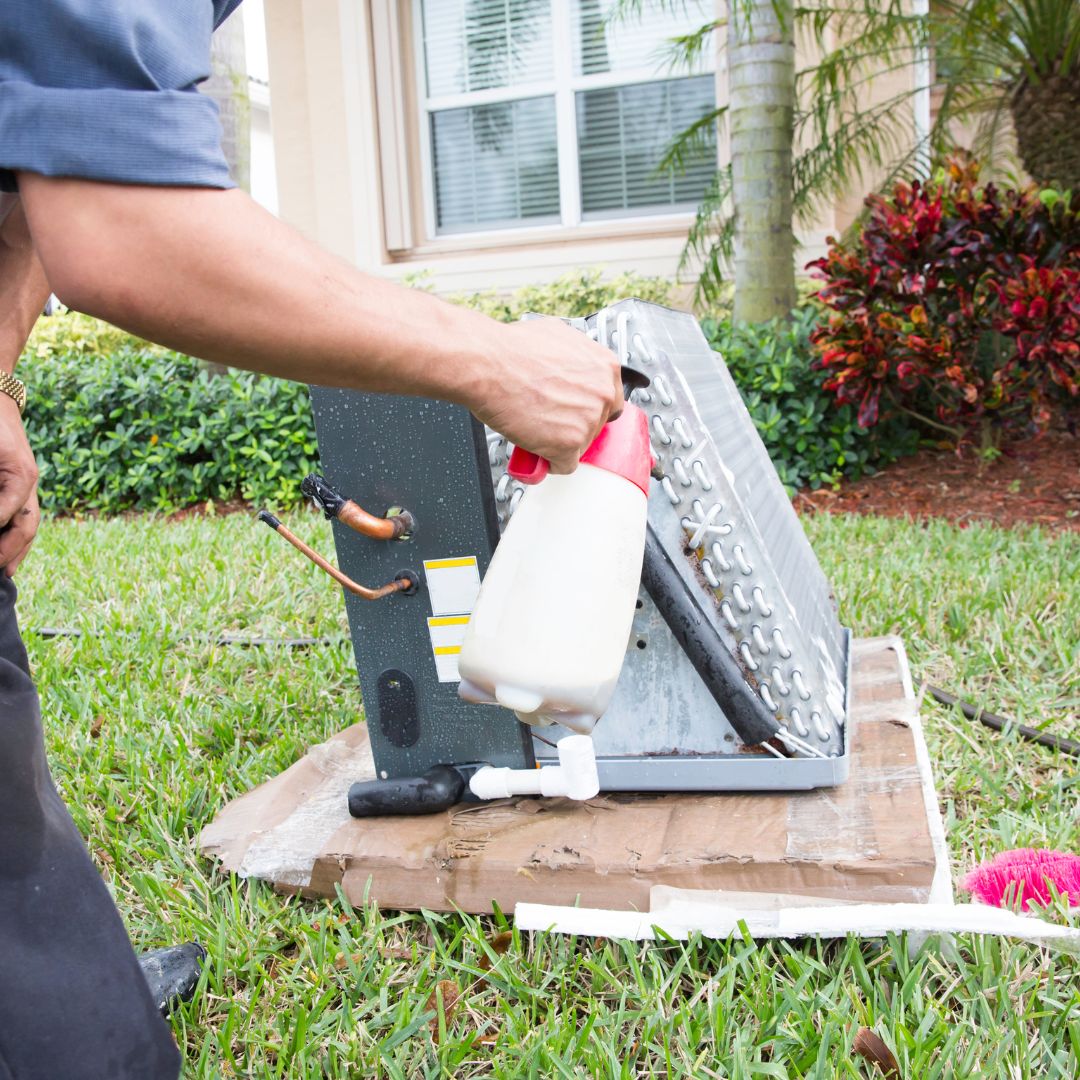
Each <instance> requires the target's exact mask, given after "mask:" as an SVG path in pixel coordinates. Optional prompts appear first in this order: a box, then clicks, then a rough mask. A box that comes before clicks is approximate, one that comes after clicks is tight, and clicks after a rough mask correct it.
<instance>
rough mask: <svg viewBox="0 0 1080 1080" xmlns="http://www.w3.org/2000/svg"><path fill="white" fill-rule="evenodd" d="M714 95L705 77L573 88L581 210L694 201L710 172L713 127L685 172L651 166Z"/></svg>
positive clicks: (606, 212)
mask: <svg viewBox="0 0 1080 1080" xmlns="http://www.w3.org/2000/svg"><path fill="white" fill-rule="evenodd" d="M715 97H716V90H715V85H714V83H713V78H712V76H711V75H705V76H700V77H698V78H693V79H669V80H666V81H664V82H650V83H638V84H636V85H632V86H616V87H610V88H607V89H600V90H585V91H583V92H581V93H579V94H578V95H577V102H576V104H577V130H578V162H579V165H580V171H581V209H582V214H583V216H584V217H586V218H588V217H590V216H598V217H601V216H602V217H609V216H611V212H612V211H615V210H630V211H633V210H636V211H640V210H642V209H644V208H648V207H658V206H665V207H676V206H683V205H693V204H696V203H697V202H698V201H700V199H701V197H702V195H704V193H705V189H706V187H708V184H709V181H710V179H711V178H712V176H713V173H715V171H716V137H715V133H713V135H712V137H711V139H710V140H709V143H708V145H706V146H705V147H704V148H703V151H702V153H700V154H698V155H696V157H695V159H694V161H693V162H692V163H690V164H689V166H688V167H687V168H686V170H685V171H684V172H681V173H675V174H673V173H671V172H668V171H663V172H661V171H659V170H658V168H657V166H658V165H659V164H660V162H661V160H662V159H663V157H664V152H665V151H666V150H667V148H668V145H669V144H670V143H671V141H672V139H673V138H674V137H675V136H676V135H677V134H678V133H679V132H680V131H685V130H686V128H688V127H689V126H690V125H691V124H692V123H694V121H695V120H697V119H699V118H700V117H701V116H702V115H704V114H705V113H706V112H708V110H710V109H712V108H713V107H714V103H715Z"/></svg>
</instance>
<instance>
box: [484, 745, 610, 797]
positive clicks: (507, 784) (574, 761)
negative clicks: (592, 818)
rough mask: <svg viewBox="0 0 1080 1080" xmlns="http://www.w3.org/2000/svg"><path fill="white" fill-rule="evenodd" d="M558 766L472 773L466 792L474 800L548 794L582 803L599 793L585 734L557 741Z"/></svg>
mask: <svg viewBox="0 0 1080 1080" xmlns="http://www.w3.org/2000/svg"><path fill="white" fill-rule="evenodd" d="M557 745H558V750H559V764H558V765H545V766H544V767H543V768H541V769H496V768H493V767H492V766H490V765H485V766H484V768H482V769H480V770H479V771H478V772H476V773H475V774H474V775H473V777H472V779H471V780H470V781H469V790H470V791H471V792H472V793H473V794H474V795H475V796H476V797H477V798H478V799H509V798H510V797H511V796H512V795H550V796H562V797H563V798H566V799H577V800H579V801H583V800H585V799H592V798H594V797H595V796H596V795H598V794H599V792H600V776H599V774H598V773H597V771H596V751H595V750H594V749H593V741H592V739H591V738H590V737H589V736H588V735H567V736H566V737H565V738H563V739H560V740H559V742H558V744H557Z"/></svg>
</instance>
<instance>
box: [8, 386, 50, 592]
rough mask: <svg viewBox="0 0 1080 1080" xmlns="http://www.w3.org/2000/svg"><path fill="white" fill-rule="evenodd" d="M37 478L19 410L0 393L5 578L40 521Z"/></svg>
mask: <svg viewBox="0 0 1080 1080" xmlns="http://www.w3.org/2000/svg"><path fill="white" fill-rule="evenodd" d="M37 476H38V472H37V463H36V462H35V461H34V454H33V451H32V450H31V449H30V444H29V443H28V442H27V441H26V432H25V431H24V430H23V425H22V417H21V416H19V407H18V406H17V405H16V404H15V402H14V401H13V400H12V399H11V398H9V397H8V396H7V395H6V394H0V567H6V568H7V575H8V577H11V576H12V575H13V574H14V573H15V571H16V569H17V568H18V566H19V563H21V562H22V561H23V559H24V558H25V556H26V553H27V552H28V551H29V550H30V545H31V544H32V543H33V542H34V536H35V534H36V533H37V530H38V523H39V521H40V520H41V512H40V510H39V509H38V499H37Z"/></svg>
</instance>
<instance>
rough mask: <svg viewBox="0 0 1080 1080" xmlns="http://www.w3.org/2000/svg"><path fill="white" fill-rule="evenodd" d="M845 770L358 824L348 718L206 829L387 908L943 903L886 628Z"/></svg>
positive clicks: (226, 856)
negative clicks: (735, 788)
mask: <svg viewBox="0 0 1080 1080" xmlns="http://www.w3.org/2000/svg"><path fill="white" fill-rule="evenodd" d="M853 648H854V652H853V693H852V697H853V712H854V715H855V721H856V737H855V747H854V756H853V761H852V768H851V779H850V780H849V781H848V782H847V783H846V784H844V785H842V786H841V787H838V788H831V789H821V790H817V791H809V792H791V793H765V794H753V795H747V794H738V795H736V794H732V795H724V794H709V795H702V794H672V795H631V794H605V795H601V796H600V797H599V798H597V799H593V800H591V801H590V802H588V803H585V804H577V803H571V802H568V801H566V800H543V801H541V800H537V799H528V798H523V799H515V800H508V801H506V802H500V803H488V804H482V805H475V806H467V807H459V808H456V809H454V810H451V811H448V812H446V813H443V814H437V815H433V816H430V817H415V818H381V819H369V820H366V821H355V820H353V819H351V818H350V817H349V815H348V811H347V808H346V798H345V795H346V792H347V790H348V787H349V785H350V784H351V783H352V782H353V781H355V780H360V779H365V778H369V777H371V776H373V775H374V771H373V766H372V762H371V756H370V751H369V748H368V745H367V736H366V729H365V727H364V725H362V724H358V725H355V726H353V727H351V728H349V729H348V730H346V731H344V732H342V733H341V734H340V735H338V736H335V737H334V738H333V739H330V740H329V741H328V742H326V743H323V744H321V745H319V746H316V747H313V748H312V749H311V750H310V751H309V752H308V754H307V755H306V756H305V757H304V758H303V759H301V760H300V761H299V762H297V763H296V764H295V765H293V766H292V767H291V768H289V769H288V770H286V771H285V772H284V773H282V774H281V775H280V776H278V777H275V778H274V779H272V780H269V781H268V782H267V783H265V784H263V785H262V786H261V787H259V788H256V789H255V790H254V791H252V792H250V793H249V794H247V795H245V796H243V797H241V798H239V799H237V800H235V801H234V802H233V803H231V804H229V805H228V806H226V807H225V808H224V809H223V810H222V811H221V813H220V814H219V815H218V817H217V819H216V820H215V821H214V822H212V823H211V824H210V825H208V826H207V827H206V828H205V829H204V830H203V833H202V836H201V848H202V850H203V852H204V853H205V854H208V855H211V856H214V857H217V858H219V859H220V860H221V862H222V864H223V866H224V867H225V868H226V869H229V870H233V871H236V872H237V873H239V874H241V875H244V876H256V877H261V878H265V879H266V880H268V881H271V882H273V883H274V885H275V886H277V887H278V888H280V889H282V890H285V891H289V892H294V891H301V892H303V893H305V894H311V895H333V893H334V890H335V887H336V886H337V885H339V884H340V886H341V887H342V889H343V890H344V892H345V894H346V895H347V896H348V897H349V898H350V899H351V900H355V901H359V900H361V898H362V897H363V896H364V894H365V890H367V888H368V883H369V881H370V886H371V887H370V897H371V898H372V899H374V900H375V902H377V903H378V904H379V905H380V906H382V907H385V908H397V909H417V908H421V907H425V908H429V909H432V910H451V909H453V908H454V907H459V908H462V909H464V910H466V911H473V912H485V911H490V910H491V904H492V902H493V901H496V902H498V903H499V905H500V906H501V907H502V908H503V909H504V910H509V909H511V908H512V907H513V906H514V905H515V904H518V903H533V904H542V905H580V906H584V907H592V908H605V909H615V910H623V911H627V910H629V911H638V912H648V911H650V908H651V906H652V903H653V890H654V888H655V887H657V886H663V887H668V888H674V889H679V890H727V891H731V890H735V891H737V892H739V893H741V894H747V893H752V894H756V895H759V896H762V895H763V896H775V895H784V896H813V897H816V898H818V901H817V902H819V903H820V902H821V901H822V900H826V901H833V902H835V901H847V902H852V901H859V902H873V903H879V904H894V903H926V902H927V901H929V900H931V899H936V900H944V901H949V900H951V891H950V889H949V872H948V866H947V861H946V860H945V853H944V835H943V833H942V831H941V822H940V817H939V816H938V814H937V806H936V801H935V799H934V796H933V785H932V780H931V778H930V774H929V762H928V760H927V758H926V752H925V745H924V744H923V743H922V738H921V731H920V729H919V728H918V719H917V715H916V711H915V703H914V699H913V695H912V688H911V683H910V677H909V676H908V673H907V663H906V658H905V657H904V653H903V646H902V645H901V644H900V643H899V641H898V640H897V639H895V638H880V639H872V640H864V641H859V642H856V643H855V645H854V646H853Z"/></svg>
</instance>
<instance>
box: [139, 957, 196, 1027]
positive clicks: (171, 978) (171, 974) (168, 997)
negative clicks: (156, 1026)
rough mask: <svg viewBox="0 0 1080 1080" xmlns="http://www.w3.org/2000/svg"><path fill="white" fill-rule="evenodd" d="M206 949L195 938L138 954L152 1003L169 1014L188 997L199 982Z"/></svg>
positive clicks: (162, 1012) (162, 1011) (165, 1013)
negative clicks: (151, 996) (152, 999)
mask: <svg viewBox="0 0 1080 1080" xmlns="http://www.w3.org/2000/svg"><path fill="white" fill-rule="evenodd" d="M205 959H206V950H205V949H204V948H203V947H202V946H201V945H200V944H199V943H198V942H197V941H187V942H185V943H184V944H183V945H170V946H168V948H165V949H152V950H151V951H150V952H147V953H143V954H142V955H141V956H140V957H139V967H141V968H142V972H143V975H144V976H146V982H147V985H148V986H149V987H150V993H151V994H152V995H153V998H154V1004H155V1005H157V1007H158V1008H159V1009H160V1010H161V1015H162V1016H168V1015H169V1013H171V1012H172V1010H173V1009H175V1008H176V1006H177V1005H179V1004H180V1002H181V1001H190V1000H191V999H192V997H193V995H194V994H195V987H196V986H197V985H198V982H199V975H200V973H201V972H202V967H203V961H204V960H205Z"/></svg>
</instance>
